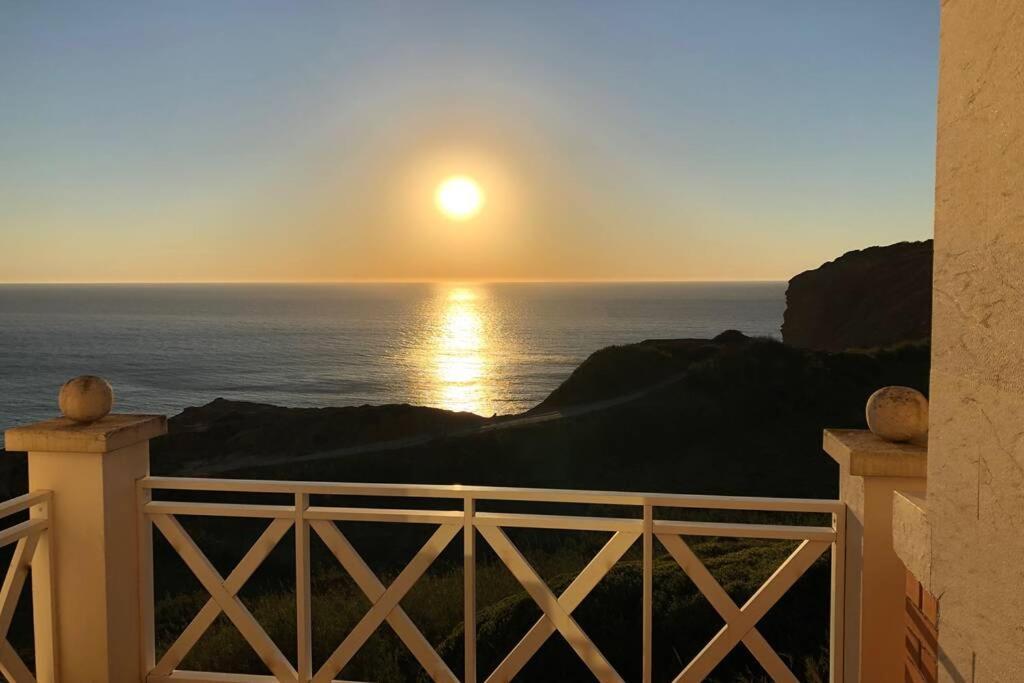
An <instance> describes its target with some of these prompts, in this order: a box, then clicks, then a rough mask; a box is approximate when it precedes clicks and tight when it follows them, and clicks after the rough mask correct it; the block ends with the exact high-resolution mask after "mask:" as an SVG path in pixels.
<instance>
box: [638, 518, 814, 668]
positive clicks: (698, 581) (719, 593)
mask: <svg viewBox="0 0 1024 683" xmlns="http://www.w3.org/2000/svg"><path fill="white" fill-rule="evenodd" d="M658 539H659V540H660V541H661V542H662V544H663V545H664V546H665V548H666V549H668V551H669V554H671V555H672V557H673V558H674V559H675V561H676V562H677V563H678V564H679V566H680V567H681V568H682V569H683V571H684V572H686V575H687V576H689V577H690V580H691V581H693V583H694V585H695V586H696V587H697V590H699V591H700V592H701V593H702V594H703V595H704V597H705V598H707V600H708V602H709V603H710V604H711V606H712V607H713V608H714V609H715V611H716V612H718V614H719V616H721V617H722V619H723V620H724V621H725V622H726V624H729V623H732V622H735V621H736V620H737V619H739V617H740V608H739V607H738V606H737V605H736V603H735V602H733V599H732V598H731V597H729V594H728V593H727V592H726V591H725V589H724V588H722V585H721V584H720V583H718V581H717V580H716V579H715V577H714V576H712V575H711V572H709V571H708V569H707V567H705V566H704V563H703V562H701V561H700V558H698V557H697V556H696V555H695V554H694V552H693V551H692V550H691V549H690V546H688V545H687V544H686V542H685V541H684V540H683V539H682V538H680V537H679V536H669V535H666V536H659V537H658ZM743 644H744V645H746V646H747V649H748V650H750V652H751V654H753V655H754V657H755V658H756V659H757V661H758V662H759V663H760V664H761V666H763V667H764V669H765V671H766V672H767V673H768V674H769V675H770V676H771V677H772V679H773V680H775V681H780V682H784V683H796V677H795V676H794V675H793V673H792V672H791V671H790V670H789V668H788V667H787V666H786V664H785V663H784V662H783V661H782V659H780V658H779V655H778V654H777V653H776V652H775V650H774V649H773V648H772V647H771V645H769V644H768V642H767V641H766V640H765V639H764V637H763V636H762V635H761V633H760V632H759V631H758V630H757V628H756V627H752V628H751V629H750V631H749V632H748V633H747V634H746V635H744V636H743Z"/></svg>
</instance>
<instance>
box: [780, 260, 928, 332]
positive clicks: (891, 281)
mask: <svg viewBox="0 0 1024 683" xmlns="http://www.w3.org/2000/svg"><path fill="white" fill-rule="evenodd" d="M931 321H932V241H931V240H927V241H924V242H900V243H899V244H892V245H889V246H887V247H870V248H868V249H861V250H859V251H851V252H848V253H846V254H843V255H842V256H840V257H839V258H837V259H836V260H834V261H829V262H828V263H826V264H824V265H822V266H821V267H819V268H816V269H814V270H808V271H806V272H803V273H800V274H799V275H797V276H796V277H794V278H793V279H791V280H790V281H789V288H788V289H787V290H786V314H785V318H784V320H783V323H782V339H783V341H784V342H786V343H787V344H790V345H792V346H799V347H802V348H808V349H818V350H821V351H842V350H845V349H867V348H877V347H883V346H891V345H893V344H898V343H900V342H908V341H921V340H926V339H929V338H930V336H931Z"/></svg>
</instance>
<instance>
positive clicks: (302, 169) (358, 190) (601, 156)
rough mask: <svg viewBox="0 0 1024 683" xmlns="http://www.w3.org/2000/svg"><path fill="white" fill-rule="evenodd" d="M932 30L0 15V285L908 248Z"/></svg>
mask: <svg viewBox="0 0 1024 683" xmlns="http://www.w3.org/2000/svg"><path fill="white" fill-rule="evenodd" d="M937 37H938V6H937V3H935V2H934V1H933V0H906V1H905V2H898V3H894V2H891V0H863V1H861V2H821V0H793V1H792V2H785V3H766V2H762V1H759V0H736V1H735V2H721V3H715V2H661V1H660V0H650V1H648V2H644V3H596V4H595V3H591V2H586V1H583V0H578V1H576V0H565V1H563V2H557V3H551V2H534V1H532V0H526V1H524V2H516V3H477V2H469V1H468V0H467V1H466V2H459V1H455V0H436V1H435V2H430V3H419V2H396V3H312V4H305V5H303V6H302V7H301V8H296V7H293V6H290V5H282V4H279V3H273V2H264V1H263V0H223V1H222V2H217V3H209V2H205V1H201V0H183V2H179V3H173V4H161V3H138V2H127V1H125V2H116V1H115V2H103V3H98V2H91V1H88V0H87V1H86V2H82V3H73V4H70V5H67V4H62V5H61V6H57V5H53V4H48V3H20V2H9V3H0V93H3V95H2V97H3V106H0V255H2V257H3V258H2V262H0V282H3V281H6V282H39V281H42V282H90V281H113V282H131V281H134V282H139V281H142V282H147V281H149V282H152V281H205V282H209V281H309V280H319V281H324V280H327V281H338V280H418V281H424V280H444V281H462V282H472V281H479V280H488V281H496V280H635V279H641V280H649V279H654V280H708V279H718V280H722V279H725V280H729V279H785V278H788V277H790V276H792V275H793V274H794V273H796V272H799V271H802V270H805V269H807V268H812V267H816V266H818V265H819V264H820V263H822V262H823V261H826V260H830V259H833V258H835V257H836V256H838V255H839V254H841V253H843V252H844V251H847V250H849V249H854V248H862V247H865V246H868V245H871V244H887V243H891V242H896V241H899V240H904V239H923V238H926V237H929V236H930V234H931V224H932V203H933V181H934V173H933V166H934V145H935V127H934V120H935V101H936V96H935V92H936V82H935V81H936V73H937V69H936V59H937V42H938V41H937ZM453 176H467V177H468V178H469V179H471V182H472V184H469V183H470V181H469V180H467V182H465V183H464V182H461V181H460V182H459V183H455V184H452V185H450V186H449V185H448V184H445V185H444V186H443V188H442V191H439V188H438V184H439V183H441V182H442V181H444V179H446V178H448V179H451V178H453ZM452 182H453V183H454V180H453V181H452ZM445 188H446V189H445ZM439 206H440V208H441V210H440V211H439V210H438V209H439ZM467 219H471V220H467ZM455 220H462V221H465V227H467V228H470V227H471V229H457V230H454V229H452V228H453V221H455Z"/></svg>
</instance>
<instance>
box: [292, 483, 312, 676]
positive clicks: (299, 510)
mask: <svg viewBox="0 0 1024 683" xmlns="http://www.w3.org/2000/svg"><path fill="white" fill-rule="evenodd" d="M308 508H309V495H308V494H305V493H296V494H295V638H296V647H297V650H296V662H295V670H296V672H297V673H298V681H299V683H308V681H310V680H311V679H312V678H313V636H312V631H313V619H312V606H311V597H310V592H311V590H310V568H309V522H308V521H307V520H306V510H307V509H308Z"/></svg>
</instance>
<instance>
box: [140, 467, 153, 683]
mask: <svg viewBox="0 0 1024 683" xmlns="http://www.w3.org/2000/svg"><path fill="white" fill-rule="evenodd" d="M140 481H141V480H140ZM135 498H136V529H137V532H138V541H137V542H138V546H139V611H140V614H139V645H140V647H141V651H140V652H139V656H140V657H141V661H142V670H143V671H144V672H146V673H149V672H150V671H152V670H153V667H154V666H156V624H155V621H154V619H155V617H154V614H153V613H154V605H153V602H154V596H153V523H152V522H151V521H150V519H149V516H148V515H146V504H147V503H149V501H150V500H152V499H153V492H152V491H151V490H150V489H147V488H143V487H142V486H141V484H138V483H137V484H136V488H135Z"/></svg>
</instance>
